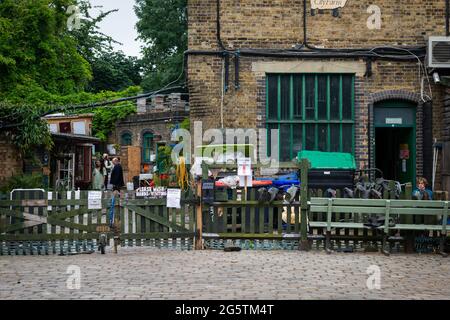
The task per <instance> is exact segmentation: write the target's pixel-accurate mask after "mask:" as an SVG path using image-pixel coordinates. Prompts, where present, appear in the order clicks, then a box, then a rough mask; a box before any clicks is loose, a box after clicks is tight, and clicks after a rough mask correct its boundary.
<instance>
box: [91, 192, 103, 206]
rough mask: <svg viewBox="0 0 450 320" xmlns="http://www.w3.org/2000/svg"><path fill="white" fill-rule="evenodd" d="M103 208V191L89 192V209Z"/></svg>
mask: <svg viewBox="0 0 450 320" xmlns="http://www.w3.org/2000/svg"><path fill="white" fill-rule="evenodd" d="M101 208H102V192H101V191H89V192H88V210H96V209H101Z"/></svg>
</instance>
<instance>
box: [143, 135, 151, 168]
mask: <svg viewBox="0 0 450 320" xmlns="http://www.w3.org/2000/svg"><path fill="white" fill-rule="evenodd" d="M152 150H153V133H150V132H147V133H144V135H143V136H142V162H143V163H150V162H151V161H150V160H151V159H150V158H151V157H150V156H151V154H152Z"/></svg>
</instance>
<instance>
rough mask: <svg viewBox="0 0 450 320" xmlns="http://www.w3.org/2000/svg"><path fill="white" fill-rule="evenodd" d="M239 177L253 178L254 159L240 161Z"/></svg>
mask: <svg viewBox="0 0 450 320" xmlns="http://www.w3.org/2000/svg"><path fill="white" fill-rule="evenodd" d="M238 176H240V177H248V176H252V159H251V158H240V159H238Z"/></svg>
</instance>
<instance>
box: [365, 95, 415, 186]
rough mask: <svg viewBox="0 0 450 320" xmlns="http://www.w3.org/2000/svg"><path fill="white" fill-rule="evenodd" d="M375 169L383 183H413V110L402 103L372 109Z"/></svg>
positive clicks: (407, 103) (409, 105)
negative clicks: (385, 181)
mask: <svg viewBox="0 0 450 320" xmlns="http://www.w3.org/2000/svg"><path fill="white" fill-rule="evenodd" d="M374 110H375V112H374V120H375V166H376V167H377V168H378V169H380V170H382V171H383V173H384V178H385V179H390V180H396V181H400V182H401V183H406V182H411V183H413V185H415V180H416V106H415V105H414V104H411V103H409V102H403V101H384V102H381V103H378V104H376V105H375V109H374Z"/></svg>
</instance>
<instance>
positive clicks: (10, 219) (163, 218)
mask: <svg viewBox="0 0 450 320" xmlns="http://www.w3.org/2000/svg"><path fill="white" fill-rule="evenodd" d="M4 198H5V197H3V199H4ZM112 198H113V194H112V193H111V192H103V196H102V209H99V210H89V209H88V192H87V191H81V192H76V191H73V192H45V191H43V190H18V191H14V192H12V193H11V197H10V199H9V200H0V255H5V254H8V255H10V254H71V253H81V252H93V251H95V250H96V249H97V245H98V243H97V242H98V240H99V237H100V235H101V234H106V235H107V236H108V238H109V239H111V240H112V239H114V237H116V238H117V241H118V244H121V245H122V246H156V247H166V248H181V249H190V248H192V247H193V239H194V237H195V234H196V232H195V215H194V213H195V202H189V201H190V199H187V198H186V197H184V198H183V200H182V204H183V205H182V206H181V208H180V209H171V208H167V207H166V203H165V200H164V199H155V200H142V199H136V196H135V193H134V192H128V193H124V192H123V193H122V194H121V195H120V198H117V197H116V198H115V201H114V203H113V202H112ZM113 204H114V216H115V219H114V222H113V223H112V224H111V222H110V214H111V207H112V206H113Z"/></svg>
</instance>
